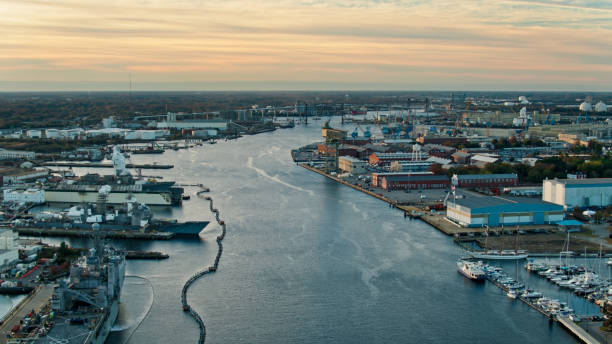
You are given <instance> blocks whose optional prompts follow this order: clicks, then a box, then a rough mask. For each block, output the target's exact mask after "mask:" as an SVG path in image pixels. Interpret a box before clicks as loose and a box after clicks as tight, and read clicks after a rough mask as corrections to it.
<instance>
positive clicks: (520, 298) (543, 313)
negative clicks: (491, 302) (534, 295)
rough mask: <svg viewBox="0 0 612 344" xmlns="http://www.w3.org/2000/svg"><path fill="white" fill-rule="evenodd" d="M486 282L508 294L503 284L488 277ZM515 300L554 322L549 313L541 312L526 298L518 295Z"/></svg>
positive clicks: (541, 310) (540, 309)
mask: <svg viewBox="0 0 612 344" xmlns="http://www.w3.org/2000/svg"><path fill="white" fill-rule="evenodd" d="M487 281H489V282H491V283H493V284H494V285H495V286H496V287H498V288H499V289H501V290H503V291H504V293H507V292H508V288H506V287H505V286H504V285H503V284H501V283H499V282H497V281H496V280H494V279H492V278H491V277H490V276H487ZM516 299H517V300H520V301H522V302H523V303H524V304H526V305H527V306H529V307H531V308H533V309H535V310H536V311H538V312H539V313H541V314H542V315H543V316H545V317H547V318H548V319H551V320H554V316H553V315H552V314H550V313H548V312H546V311H545V310H543V309H542V308H540V307H538V306H537V305H536V304H534V303H533V302H531V300H529V299H527V298H524V297H523V296H520V295H519V296H518V297H517V298H516Z"/></svg>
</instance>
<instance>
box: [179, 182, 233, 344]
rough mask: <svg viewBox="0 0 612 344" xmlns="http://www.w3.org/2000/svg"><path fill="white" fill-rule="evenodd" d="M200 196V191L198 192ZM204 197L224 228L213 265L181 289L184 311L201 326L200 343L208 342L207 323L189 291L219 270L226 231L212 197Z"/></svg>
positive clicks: (192, 278) (188, 281)
mask: <svg viewBox="0 0 612 344" xmlns="http://www.w3.org/2000/svg"><path fill="white" fill-rule="evenodd" d="M198 196H200V193H198ZM204 199H205V200H207V201H209V202H210V211H211V212H213V213H214V214H215V217H216V219H217V223H218V224H219V225H220V226H221V229H222V231H221V235H219V236H217V245H218V246H219V248H218V250H217V256H216V257H215V262H214V264H213V265H212V266H209V267H208V268H205V269H204V270H201V271H198V272H196V273H195V274H194V275H193V276H191V277H190V278H189V279H188V280H187V282H185V285H183V289H182V291H181V304H182V305H183V311H185V312H189V314H190V315H191V317H192V318H193V319H194V320H195V321H196V323H198V326H199V327H200V338H199V340H198V343H200V344H204V343H205V342H206V325H205V324H204V320H202V317H200V315H199V314H198V313H197V312H196V311H195V310H194V309H193V308H192V307H191V306H190V305H189V303H188V302H187V291H188V290H189V287H190V286H191V285H192V284H193V283H194V282H195V281H197V280H198V279H200V278H201V277H203V276H204V275H206V274H209V273H212V272H215V271H217V269H218V268H219V261H220V260H221V255H222V254H223V244H222V243H221V242H222V241H223V239H224V238H225V233H226V226H225V221H223V220H221V219H220V218H219V210H218V209H216V208H213V200H212V198H210V197H209V196H204Z"/></svg>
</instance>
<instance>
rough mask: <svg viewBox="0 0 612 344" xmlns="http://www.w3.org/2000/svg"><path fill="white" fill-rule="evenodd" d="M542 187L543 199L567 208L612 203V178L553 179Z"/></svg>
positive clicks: (600, 205) (545, 182) (605, 205)
mask: <svg viewBox="0 0 612 344" xmlns="http://www.w3.org/2000/svg"><path fill="white" fill-rule="evenodd" d="M542 188H543V190H542V200H544V201H547V202H551V203H554V204H559V205H562V206H564V207H565V209H571V208H574V207H575V206H578V207H580V208H588V207H607V206H609V205H612V178H587V179H551V180H545V181H544V182H543V183H542Z"/></svg>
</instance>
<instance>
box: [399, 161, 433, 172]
mask: <svg viewBox="0 0 612 344" xmlns="http://www.w3.org/2000/svg"><path fill="white" fill-rule="evenodd" d="M432 164H433V162H431V161H429V160H420V161H419V160H417V161H393V162H392V163H391V165H390V166H389V170H390V171H394V172H423V171H427V170H429V167H431V165H432Z"/></svg>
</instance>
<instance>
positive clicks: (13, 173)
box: [0, 168, 49, 185]
mask: <svg viewBox="0 0 612 344" xmlns="http://www.w3.org/2000/svg"><path fill="white" fill-rule="evenodd" d="M48 175H49V170H23V169H19V168H0V185H6V184H18V183H24V182H27V181H33V180H37V179H40V178H45V177H47V176H48Z"/></svg>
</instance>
